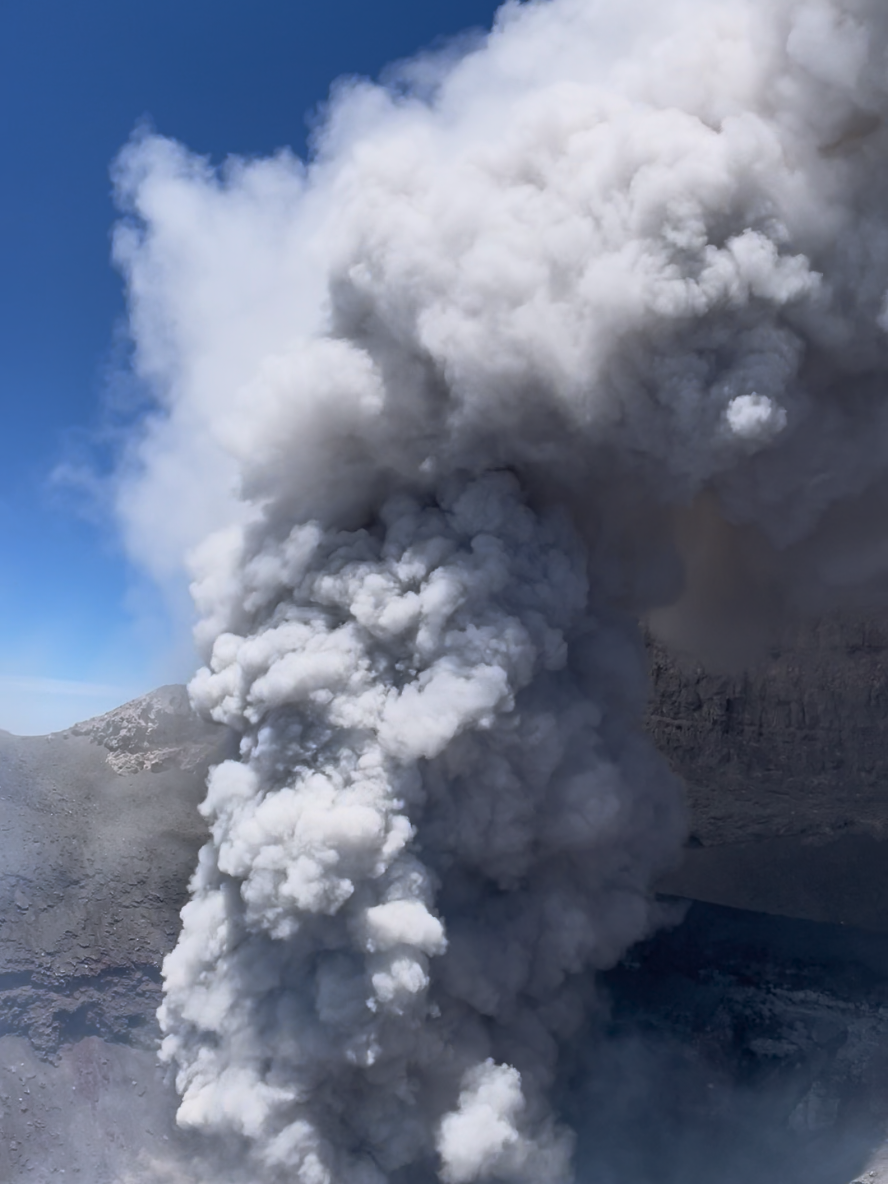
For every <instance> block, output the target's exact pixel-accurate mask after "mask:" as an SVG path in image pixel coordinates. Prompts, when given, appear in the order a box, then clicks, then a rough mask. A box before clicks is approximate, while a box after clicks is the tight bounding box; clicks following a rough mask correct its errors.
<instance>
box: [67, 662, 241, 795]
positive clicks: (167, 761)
mask: <svg viewBox="0 0 888 1184" xmlns="http://www.w3.org/2000/svg"><path fill="white" fill-rule="evenodd" d="M219 732H220V729H219V728H218V727H217V726H216V725H215V724H212V723H207V722H206V721H205V720H202V719H200V718H199V717H198V716H196V715H195V714H194V713H193V712H192V710H191V705H190V703H189V702H188V691H187V690H186V688H185V687H183V686H178V685H175V684H174V685H171V686H164V687H159V688H158V689H157V690H156V691H152V692H151V694H150V695H143V696H142V697H141V698H140V699H133V700H132V701H131V702H130V703H124V704H123V706H122V707H118V708H115V710H114V711H109V712H108V713H107V714H106V715H99V716H95V717H94V718H93V719H88V720H85V721H84V722H83V723H79V724H74V726H73V727H71V728H68V729H67V730H66V731H64V732H61V733H60V735H62V736H86V737H88V738H89V739H90V740H92V742H93V743H94V744H101V745H102V746H103V747H104V748H105V749H107V752H108V756H107V758H106V759H107V761H108V764H109V765H110V766H111V768H112V769H113V770H114V772H115V773H120V774H124V773H141V772H149V773H157V772H160V771H161V770H163V769H176V770H178V771H180V772H189V773H190V772H193V771H195V770H198V771H201V772H202V773H205V771H206V769H207V768H208V766H209V765H210V764H211V763H212V762H213V760H214V759H215V760H218V759H219V758H218V749H219Z"/></svg>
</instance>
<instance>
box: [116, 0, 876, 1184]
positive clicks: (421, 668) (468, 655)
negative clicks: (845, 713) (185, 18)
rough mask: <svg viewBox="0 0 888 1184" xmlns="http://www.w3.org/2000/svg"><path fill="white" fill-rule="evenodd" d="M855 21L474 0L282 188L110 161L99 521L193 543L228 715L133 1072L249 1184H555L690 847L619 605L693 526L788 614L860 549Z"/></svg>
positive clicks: (181, 549) (265, 171)
mask: <svg viewBox="0 0 888 1184" xmlns="http://www.w3.org/2000/svg"><path fill="white" fill-rule="evenodd" d="M882 34H883V30H882V28H881V25H880V22H879V21H878V20H877V19H876V15H875V14H874V13H873V12H870V11H869V10H868V8H867V7H866V5H864V4H862V3H859V4H853V3H850V2H848V3H839V2H838V0H767V2H765V0H724V2H723V3H715V2H710V0H696V2H690V0H689V2H687V3H677V2H675V0H657V2H655V0H647V2H644V0H632V2H624V3H621V4H620V5H618V6H617V5H611V6H605V5H603V4H599V3H595V2H593V0H549V2H548V3H536V4H526V5H516V4H507V5H506V6H505V7H504V8H503V9H502V10H501V12H500V15H499V18H498V21H497V24H496V27H495V28H494V31H493V33H492V34H491V36H490V37H489V38H488V39H487V40H486V41H485V42H484V43H483V44H481V45H479V46H476V47H475V48H474V49H472V50H471V51H470V52H467V53H466V54H464V56H463V57H461V58H459V59H458V60H454V59H453V57H452V56H450V57H447V58H445V59H441V60H437V61H435V60H431V61H423V62H419V63H413V64H411V65H410V66H408V67H406V68H405V69H404V71H403V72H402V74H401V76H400V77H399V78H397V79H395V80H394V81H393V82H392V84H391V86H390V88H389V89H382V88H380V87H376V86H370V85H369V84H368V85H364V84H361V85H353V86H351V87H349V88H346V89H344V90H342V91H341V92H340V93H339V94H338V96H337V98H336V100H335V102H334V103H333V104H332V106H331V109H330V112H329V116H328V119H327V122H326V124H325V126H324V128H323V130H322V133H321V134H320V137H319V141H318V144H317V152H316V158H315V159H314V161H313V163H312V164H311V166H310V167H308V168H303V166H302V165H301V164H299V163H298V162H296V161H294V160H293V159H292V158H291V157H289V156H287V155H282V156H279V157H277V158H275V159H273V160H266V161H258V162H251V163H244V162H234V163H231V164H229V165H228V166H227V167H226V169H225V170H223V172H222V174H221V175H219V174H217V173H215V172H213V170H211V169H210V167H209V166H208V165H207V164H206V163H204V162H201V161H198V160H195V159H193V158H191V157H189V156H188V155H187V154H186V153H185V152H184V151H182V150H181V149H179V148H178V147H177V146H175V145H173V144H170V143H169V142H167V141H164V140H162V139H159V138H156V137H150V138H147V139H146V138H143V139H140V140H138V141H137V142H135V143H134V144H133V145H132V146H131V147H130V148H129V149H128V150H127V151H126V152H125V153H124V155H123V157H122V159H121V163H120V171H119V186H120V192H121V195H122V200H124V201H125V202H127V203H128V205H129V209H130V211H131V215H132V216H131V218H130V220H129V222H128V223H127V225H126V226H125V227H124V228H122V229H121V231H120V233H119V235H118V239H117V253H118V258H119V260H120V261H121V264H122V266H123V267H124V268H125V270H126V272H127V274H128V277H129V282H130V296H131V307H132V325H133V332H134V336H135V339H136V343H137V347H138V365H139V367H140V369H141V371H142V373H143V374H144V375H146V376H147V377H148V378H149V379H150V380H151V381H152V382H153V383H154V384H155V386H156V389H157V392H158V398H159V402H160V410H159V412H158V415H157V416H156V418H155V419H154V420H153V421H152V423H151V424H149V425H148V427H147V429H146V432H145V434H144V436H143V438H142V439H141V441H140V443H139V445H138V447H137V449H136V450H135V452H134V456H133V458H132V461H133V464H132V469H131V472H130V476H129V478H128V480H127V481H126V482H125V483H124V485H123V489H122V499H121V509H122V514H123V518H124V522H125V524H126V527H127V529H128V531H129V536H130V539H131V544H132V547H133V549H134V551H135V552H136V553H137V554H138V555H139V556H140V558H141V559H142V560H143V562H146V563H147V564H149V566H151V567H153V569H154V570H155V571H157V572H159V573H161V574H163V573H164V572H165V571H166V570H168V569H169V568H170V567H171V566H174V565H175V563H176V562H181V561H182V558H183V556H184V554H185V553H186V552H189V553H190V558H189V562H190V565H191V570H192V572H193V575H194V578H195V583H194V594H195V599H196V603H197V607H198V610H199V615H200V624H199V626H198V641H199V644H200V646H201V648H202V650H203V652H204V654H205V658H206V667H205V668H204V669H203V670H202V671H201V672H200V673H199V674H198V675H197V677H196V678H195V680H194V682H193V684H192V695H193V699H194V702H195V704H196V705H197V707H198V708H199V710H201V711H202V712H204V713H205V714H207V715H209V716H212V717H213V718H214V719H217V720H220V721H224V722H226V723H228V724H230V725H231V726H233V727H234V728H236V729H237V730H238V731H239V732H240V733H242V736H243V741H242V758H241V760H240V762H237V763H234V762H228V763H226V764H224V765H222V766H220V767H219V768H218V769H217V770H216V771H215V772H214V773H213V775H212V777H211V780H210V784H209V791H208V795H207V800H206V803H205V805H204V807H203V810H204V813H205V816H206V818H207V820H208V822H209V825H210V827H211V831H212V840H211V842H210V843H209V844H208V845H207V847H206V848H205V849H204V851H203V853H202V855H201V861H200V866H199V868H198V871H197V873H196V875H195V879H194V883H193V899H192V901H191V903H189V904H188V905H187V906H186V909H185V910H184V913H183V930H182V935H181V937H180V940H179V944H178V946H177V947H176V949H175V950H174V952H173V953H172V954H171V955H170V957H169V958H168V960H167V963H166V967H165V979H166V996H165V1003H164V1005H163V1008H162V1009H161V1023H162V1026H163V1028H164V1031H165V1032H166V1039H165V1043H164V1055H165V1056H166V1057H167V1058H169V1059H170V1060H172V1061H174V1062H175V1063H176V1064H177V1066H178V1083H179V1088H180V1090H181V1091H182V1094H183V1100H182V1107H181V1111H180V1118H181V1121H182V1122H184V1123H187V1124H190V1125H193V1126H196V1127H199V1128H203V1129H206V1130H208V1131H217V1132H220V1133H222V1134H229V1135H230V1134H232V1133H234V1134H236V1135H239V1136H243V1138H244V1141H245V1146H247V1147H248V1148H249V1149H250V1151H249V1155H250V1157H251V1158H250V1162H251V1163H252V1165H253V1167H252V1168H251V1169H250V1170H251V1171H252V1172H253V1173H254V1174H255V1177H256V1178H257V1179H268V1180H277V1179H281V1180H284V1179H285V1180H288V1181H289V1180H297V1181H299V1182H300V1184H325V1182H327V1181H329V1182H330V1184H333V1182H335V1184H353V1182H355V1184H371V1182H373V1184H376V1182H381V1181H384V1180H389V1179H391V1180H395V1179H397V1180H402V1181H405V1184H406V1182H410V1184H412V1182H413V1181H420V1180H426V1179H433V1178H434V1177H435V1174H436V1173H437V1174H438V1176H439V1177H440V1178H441V1179H443V1180H444V1181H446V1182H447V1184H466V1182H468V1181H472V1180H484V1179H495V1180H504V1181H505V1180H509V1181H513V1180H514V1181H527V1182H528V1184H531V1182H532V1184H557V1182H558V1181H562V1180H566V1179H567V1178H569V1176H570V1174H571V1166H570V1157H571V1137H570V1133H569V1132H568V1131H566V1130H565V1129H564V1128H563V1126H561V1125H560V1123H559V1121H558V1119H557V1114H556V1110H555V1108H553V1105H552V1103H551V1100H550V1099H551V1097H552V1096H553V1090H554V1091H556V1093H557V1090H558V1089H559V1088H560V1085H561V1084H562V1082H563V1075H564V1073H565V1072H566V1069H565V1057H564V1055H563V1052H562V1050H564V1049H567V1048H569V1047H570V1044H571V1041H572V1040H575V1039H576V1038H577V1037H578V1034H579V1033H580V1032H581V1026H582V1023H583V1016H584V1010H585V1009H586V1008H587V1007H588V1004H589V999H590V997H591V996H590V992H591V984H590V980H589V973H590V972H591V971H593V970H594V969H595V968H598V967H602V966H607V965H609V964H612V963H613V962H614V960H615V959H617V958H618V957H619V956H620V954H621V952H622V951H623V950H624V949H625V948H626V946H627V945H629V944H630V943H631V942H632V941H634V940H636V939H637V938H638V937H639V936H640V935H642V934H643V933H644V932H645V931H646V929H647V928H648V927H649V926H650V925H651V923H652V921H653V919H654V918H653V914H652V912H651V906H650V905H649V903H648V896H647V894H648V890H649V886H650V883H651V880H652V878H653V877H654V876H655V874H656V873H657V872H658V870H660V869H661V868H662V867H663V866H665V865H666V864H667V863H668V861H669V860H670V859H671V858H672V857H673V856H674V853H675V850H676V847H677V845H678V843H679V842H680V836H681V830H682V808H681V802H680V795H679V793H678V792H677V790H676V787H675V785H674V783H673V782H672V779H671V778H670V776H669V774H668V772H667V771H666V770H665V769H664V768H663V767H662V765H661V763H660V762H659V760H658V758H657V757H656V755H655V754H654V753H652V751H651V750H650V748H649V746H648V744H647V742H646V740H645V739H644V737H643V734H642V733H641V730H640V719H641V715H642V711H643V707H644V694H645V690H644V683H645V680H644V669H643V654H642V650H641V647H640V644H639V641H638V638H637V624H636V622H637V620H638V618H639V616H640V615H641V614H644V613H646V612H648V611H650V610H651V609H653V608H656V607H658V606H660V607H662V606H664V605H667V604H668V603H669V602H670V601H672V600H674V599H675V598H676V597H677V596H678V595H679V592H680V585H681V579H680V565H679V561H678V559H677V555H676V546H677V545H678V544H680V545H681V546H682V547H683V548H684V550H685V553H686V554H687V555H689V556H690V559H689V566H688V571H689V572H691V574H693V570H694V566H695V563H697V560H696V559H695V558H694V555H695V551H694V548H695V546H697V547H698V549H699V547H701V546H704V545H706V543H707V540H710V541H711V536H712V533H713V531H712V522H713V520H714V521H715V522H716V523H717V524H719V525H718V530H716V532H715V533H716V534H718V533H719V531H722V532H727V538H728V542H727V543H725V542H724V539H722V541H721V542H720V543H719V547H720V548H721V550H719V549H718V548H716V554H717V555H723V554H724V552H725V548H727V549H728V550H730V549H731V548H732V547H735V545H736V549H737V553H738V555H739V556H740V558H741V559H742V558H743V557H744V556H748V555H754V556H755V564H760V565H763V566H764V568H765V569H767V575H766V579H767V581H770V583H771V584H772V585H773V586H774V588H776V589H778V591H779V593H780V595H782V596H784V598H785V599H788V600H790V601H792V600H796V601H805V600H807V601H808V602H809V603H814V602H816V601H817V599H818V597H820V598H821V599H823V597H824V596H826V594H827V591H828V590H829V589H830V588H834V587H836V586H839V585H841V584H842V583H857V584H860V583H867V582H868V584H867V586H868V587H870V588H872V587H875V586H877V585H878V582H879V580H880V579H881V578H882V576H883V572H884V568H885V563H886V560H888V551H886V549H885V546H884V543H883V542H881V533H879V535H878V538H879V541H880V547H879V548H874V547H873V546H872V542H871V539H872V531H871V527H872V523H873V522H874V521H877V520H878V518H879V517H880V514H879V513H876V512H874V511H873V507H876V508H877V510H879V508H880V507H881V505H882V504H883V502H884V497H883V495H884V489H885V486H886V474H888V464H886V460H888V450H886V438H888V437H886V433H888V410H886V402H885V399H884V398H883V394H882V390H883V383H884V381H885V377H886V375H888V342H886V332H885V331H886V328H888V302H886V287H888V216H886V211H885V208H884V193H885V192H886V189H885V184H884V181H885V179H886V178H885V175H884V174H885V172H886V169H885V166H884V164H883V162H884V161H886V160H888V155H886V152H885V148H886V144H885V131H884V128H883V112H884V110H885V107H886V91H888V65H886V61H888V59H886V52H885V47H886V43H885V39H884V37H883V35H882ZM700 522H702V523H703V526H702V527H700V528H699V530H698V531H697V536H694V531H695V530H696V529H697V527H696V526H695V523H696V524H697V525H698V526H699V523H700ZM689 524H690V525H689ZM878 529H879V531H880V530H881V527H880V525H879V526H878ZM744 531H746V533H745V534H744ZM689 532H690V535H691V536H694V537H692V538H691V542H690V544H689V543H688V534H689ZM205 536H206V537H205ZM750 538H752V539H753V540H754V545H753V543H750V541H749V540H750ZM737 539H739V540H740V541H739V542H737V541H736V540H737ZM201 540H203V541H201ZM732 540H733V541H732ZM697 566H699V563H697ZM703 566H704V567H705V566H706V564H705V562H704V563H703ZM762 578H765V577H762ZM715 583H717V580H716V581H715ZM702 587H703V592H699V590H698V599H697V600H696V601H693V598H692V603H693V604H695V605H696V606H697V608H700V604H701V601H700V600H699V597H700V596H704V599H705V592H706V589H707V588H708V587H709V585H708V584H707V582H706V580H705V579H704V580H703V581H702ZM825 590H826V591H825ZM776 594H777V593H775V595H776ZM700 611H703V609H700Z"/></svg>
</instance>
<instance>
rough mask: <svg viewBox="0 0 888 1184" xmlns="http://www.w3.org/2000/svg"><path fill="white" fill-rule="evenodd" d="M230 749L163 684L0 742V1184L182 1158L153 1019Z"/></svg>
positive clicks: (142, 1173)
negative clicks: (206, 810) (207, 811)
mask: <svg viewBox="0 0 888 1184" xmlns="http://www.w3.org/2000/svg"><path fill="white" fill-rule="evenodd" d="M232 746H233V739H232V737H231V735H230V734H229V733H228V732H227V731H226V730H225V729H223V728H219V727H216V726H215V725H211V724H207V723H205V722H203V721H202V720H200V719H198V718H197V717H196V716H195V715H194V714H193V712H192V711H191V709H190V706H189V704H188V699H187V694H186V692H185V689H184V687H177V686H173V687H162V688H160V690H158V691H155V692H153V693H152V694H149V695H146V696H144V697H143V698H141V699H137V700H135V701H134V702H132V703H127V704H125V705H124V706H123V707H120V708H118V709H117V710H115V711H112V712H110V713H109V714H107V715H104V716H100V717H98V718H97V719H93V720H88V721H86V722H85V723H83V724H78V725H76V726H75V727H73V728H70V729H68V730H67V731H65V732H58V733H55V734H53V735H50V736H38V737H30V736H29V737H19V736H12V735H10V734H9V733H0V833H2V836H3V859H2V863H0V1135H2V1138H0V1180H3V1181H4V1182H5V1181H10V1182H13V1181H18V1180H19V1179H21V1180H35V1179H36V1180H44V1179H49V1177H50V1175H51V1174H53V1173H56V1172H59V1173H61V1172H62V1171H63V1170H64V1171H66V1172H67V1173H68V1174H69V1175H73V1176H74V1177H75V1178H80V1179H83V1180H84V1181H86V1182H87V1184H104V1182H105V1181H108V1182H111V1181H114V1182H115V1184H116V1182H117V1181H122V1180H124V1179H127V1178H132V1179H133V1180H143V1179H144V1180H148V1179H155V1178H156V1179H158V1180H160V1179H163V1178H164V1172H165V1171H166V1168H165V1167H164V1166H163V1165H164V1164H167V1165H169V1164H171V1163H173V1162H174V1161H176V1160H181V1159H182V1157H183V1155H184V1154H185V1151H184V1149H185V1148H186V1146H187V1140H183V1138H182V1136H181V1135H180V1134H178V1132H176V1130H175V1128H174V1124H173V1115H174V1111H175V1095H174V1091H173V1090H172V1087H171V1084H170V1083H169V1082H168V1081H167V1080H166V1079H165V1076H164V1074H163V1073H162V1072H161V1070H160V1068H159V1066H158V1065H157V1060H156V1049H157V1040H158V1031H157V1025H156V1021H155V1018H154V1013H155V1011H156V1008H157V1005H158V1003H159V1001H160V967H161V963H162V960H163V957H164V955H165V954H166V953H167V952H168V950H169V949H171V947H172V945H173V943H174V942H175V939H176V935H177V933H178V926H179V918H178V913H179V910H180V909H181V907H182V905H183V904H184V903H185V900H186V898H187V884H188V879H189V877H190V875H191V872H192V870H193V868H194V864H195V861H196V857H197V851H198V848H199V847H200V845H201V844H202V842H203V840H204V837H205V827H204V824H203V821H202V819H201V817H200V815H199V814H198V812H197V804H198V803H199V802H200V800H201V798H202V797H203V793H204V783H205V779H206V774H207V770H208V768H209V766H210V765H211V764H213V763H216V762H218V761H220V760H222V759H224V757H225V756H226V755H229V754H230V752H231V751H232ZM186 1158H187V1159H189V1160H191V1159H194V1158H195V1157H194V1154H193V1153H191V1152H189V1153H188V1154H187V1156H186ZM151 1164H154V1167H151V1166H150V1165H151ZM130 1173H135V1174H134V1175H130ZM53 1178H55V1176H53Z"/></svg>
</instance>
